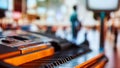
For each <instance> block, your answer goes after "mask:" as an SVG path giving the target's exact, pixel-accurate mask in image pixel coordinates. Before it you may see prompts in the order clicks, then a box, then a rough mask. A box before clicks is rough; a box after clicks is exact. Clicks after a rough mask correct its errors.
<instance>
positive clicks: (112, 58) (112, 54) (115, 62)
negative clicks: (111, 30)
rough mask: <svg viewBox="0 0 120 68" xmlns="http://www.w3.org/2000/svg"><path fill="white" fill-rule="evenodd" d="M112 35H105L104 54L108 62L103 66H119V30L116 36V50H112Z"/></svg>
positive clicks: (109, 67)
mask: <svg viewBox="0 0 120 68" xmlns="http://www.w3.org/2000/svg"><path fill="white" fill-rule="evenodd" d="M113 40H114V35H111V36H109V37H107V39H106V42H105V54H106V56H107V57H108V59H109V62H108V63H107V64H106V66H105V68H120V64H119V63H120V42H119V41H120V32H119V34H118V38H117V41H118V43H117V50H116V51H115V50H113V46H114V42H113Z"/></svg>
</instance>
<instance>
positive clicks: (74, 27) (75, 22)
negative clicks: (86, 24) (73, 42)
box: [70, 5, 81, 39]
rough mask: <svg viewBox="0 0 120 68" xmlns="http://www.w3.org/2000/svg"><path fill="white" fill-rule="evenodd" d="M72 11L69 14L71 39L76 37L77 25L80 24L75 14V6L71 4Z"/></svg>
mask: <svg viewBox="0 0 120 68" xmlns="http://www.w3.org/2000/svg"><path fill="white" fill-rule="evenodd" d="M73 10H74V12H73V13H72V15H71V16H70V21H71V28H72V37H73V39H76V37H77V33H78V25H79V24H81V23H80V21H79V20H78V14H77V6H76V5H74V6H73Z"/></svg>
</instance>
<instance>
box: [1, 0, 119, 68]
mask: <svg viewBox="0 0 120 68" xmlns="http://www.w3.org/2000/svg"><path fill="white" fill-rule="evenodd" d="M74 5H76V6H77V17H78V20H79V22H80V26H79V27H78V30H77V35H76V36H77V37H76V39H73V37H72V29H71V26H72V25H71V21H70V17H71V14H72V13H73V12H74V10H73V6H74ZM100 24H101V23H100V18H99V13H94V12H92V11H89V10H87V8H86V0H0V32H4V31H6V30H25V31H31V32H47V33H50V34H54V35H55V36H57V37H60V38H63V39H67V40H69V41H71V42H74V43H76V44H77V45H80V44H81V43H83V42H84V40H85V38H87V40H88V41H89V44H90V48H91V49H92V50H93V51H95V52H96V53H99V44H100ZM119 29H120V9H118V10H117V11H115V12H110V13H109V14H107V17H106V18H105V20H104V40H105V45H108V47H111V48H113V47H114V45H119V44H120V43H119V40H120V36H119V33H120V31H119ZM86 33H87V37H85V34H86ZM1 35H2V33H1ZM115 39H117V41H118V42H116V40H115ZM110 45H111V46H110ZM108 47H107V48H106V49H108V50H109V51H110V52H107V55H111V50H112V49H110V48H108ZM118 47H119V46H118ZM110 58H111V57H110ZM111 61H112V60H111ZM108 64H109V63H108ZM110 65H111V62H110V64H109V67H107V68H111V67H110ZM112 67H113V68H114V66H112Z"/></svg>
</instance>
